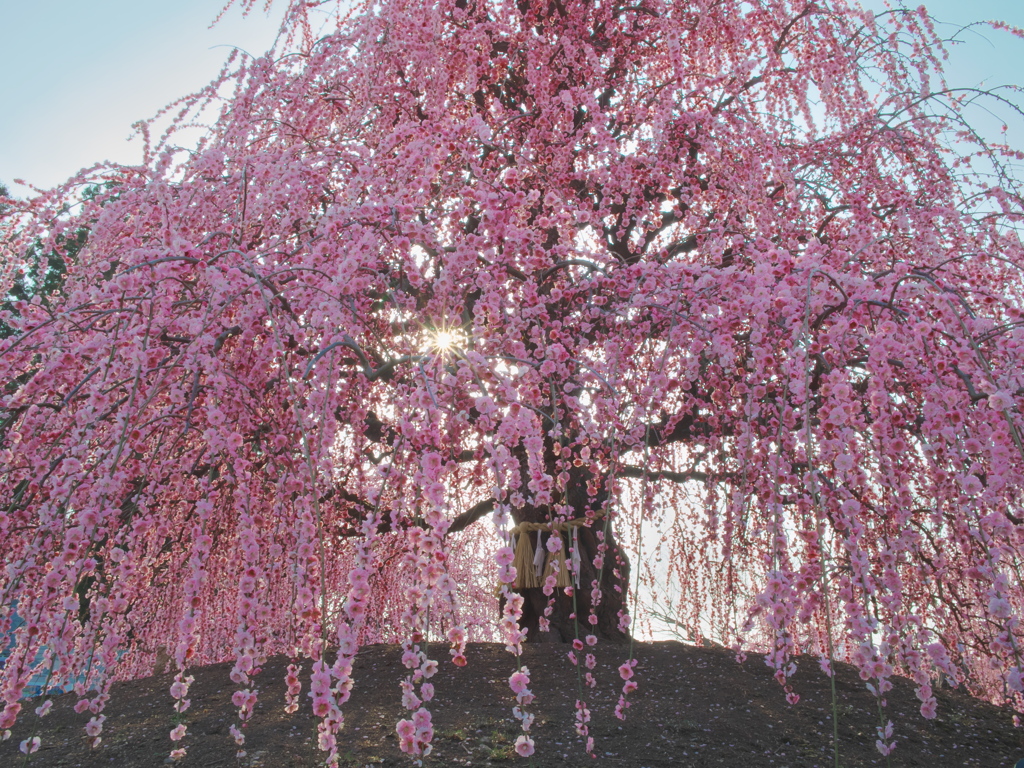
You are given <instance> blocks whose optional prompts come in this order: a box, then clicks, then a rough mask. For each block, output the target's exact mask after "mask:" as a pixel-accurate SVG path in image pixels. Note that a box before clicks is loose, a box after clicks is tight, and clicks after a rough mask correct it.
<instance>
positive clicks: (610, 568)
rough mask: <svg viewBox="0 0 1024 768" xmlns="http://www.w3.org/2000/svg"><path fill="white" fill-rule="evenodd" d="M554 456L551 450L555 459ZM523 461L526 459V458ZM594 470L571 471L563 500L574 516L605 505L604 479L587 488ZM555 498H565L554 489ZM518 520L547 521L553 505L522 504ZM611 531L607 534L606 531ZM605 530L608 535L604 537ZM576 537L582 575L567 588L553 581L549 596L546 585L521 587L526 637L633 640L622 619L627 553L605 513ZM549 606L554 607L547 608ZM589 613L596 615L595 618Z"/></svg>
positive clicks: (567, 541) (566, 544)
mask: <svg viewBox="0 0 1024 768" xmlns="http://www.w3.org/2000/svg"><path fill="white" fill-rule="evenodd" d="M553 458H554V457H553V456H552V459H553ZM524 464H525V462H524ZM592 479H593V475H592V474H591V473H590V472H589V471H588V470H587V469H586V468H575V467H574V468H573V469H572V470H570V472H569V483H568V492H567V493H566V494H565V501H566V502H567V503H568V504H569V506H570V508H571V509H572V510H573V518H574V519H581V518H585V517H586V516H587V511H588V509H589V510H599V509H602V508H603V506H604V502H605V499H606V497H607V492H606V491H605V488H604V483H603V482H602V483H600V490H599V492H598V494H597V496H596V497H588V496H587V493H586V492H585V491H584V490H583V489H585V488H587V487H588V482H589V481H591V480H592ZM555 501H556V503H560V502H561V498H560V496H559V495H557V494H556V499H555ZM513 516H514V518H515V521H516V524H519V523H522V522H531V523H547V522H550V520H551V511H550V508H549V507H534V506H529V505H527V506H524V507H522V508H520V509H516V510H513ZM606 529H607V531H608V533H607V535H606V536H604V531H605V530H606ZM549 536H550V534H549V533H546V532H543V533H542V534H541V535H540V537H539V545H540V546H541V547H544V546H545V545H546V544H547V541H548V538H549ZM602 536H603V537H604V541H603V543H602ZM572 540H573V537H572V534H571V533H569V532H566V533H564V534H562V543H563V554H564V556H565V557H566V558H569V557H570V553H569V549H570V547H571V545H572ZM531 542H532V544H533V546H534V548H535V551H536V547H537V546H538V535H537V534H536V533H534V534H531ZM576 542H577V544H578V546H579V564H580V565H579V576H578V578H576V579H574V584H573V588H572V589H571V590H568V592H569V593H568V594H567V590H566V589H565V588H563V587H555V589H554V591H553V592H552V594H551V595H550V596H548V595H546V594H544V589H543V587H531V588H527V589H517V590H516V591H517V592H519V593H520V594H521V595H522V596H523V598H524V603H523V615H522V618H521V619H520V626H521V627H522V628H523V629H526V630H527V636H526V641H527V642H537V643H552V642H554V643H570V642H572V641H573V640H574V639H575V638H577V637H578V638H580V639H583V638H585V637H586V636H587V635H591V634H593V635H596V636H597V637H598V638H600V639H602V640H611V641H614V642H625V641H628V640H629V637H630V635H629V632H628V629H625V628H624V626H623V625H622V623H621V613H622V612H623V611H624V610H625V609H626V606H627V602H626V600H627V596H628V589H629V559H628V558H627V557H626V553H625V552H624V551H623V550H622V548H621V547H620V546H619V545H618V543H617V542H616V541H615V538H614V536H613V535H612V533H611V528H610V526H607V527H606V523H605V520H604V518H603V517H597V518H596V519H595V520H594V521H593V523H592V524H591V526H586V525H581V526H578V527H577V528H576ZM602 550H603V556H604V558H603V559H604V562H603V567H601V568H598V567H595V565H594V561H595V558H597V557H598V556H599V555H600V554H602ZM598 585H599V586H600V593H599V595H597V605H596V606H595V605H594V596H595V595H594V591H595V590H594V588H595V587H596V586H598ZM549 608H550V610H549ZM591 614H593V617H594V618H595V619H596V624H595V623H592V618H591ZM545 615H546V618H547V620H548V628H547V631H545V632H542V631H541V628H540V627H541V618H542V617H545Z"/></svg>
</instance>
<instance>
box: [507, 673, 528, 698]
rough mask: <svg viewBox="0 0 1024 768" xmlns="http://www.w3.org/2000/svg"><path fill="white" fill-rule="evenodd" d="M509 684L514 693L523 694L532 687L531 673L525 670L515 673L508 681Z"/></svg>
mask: <svg viewBox="0 0 1024 768" xmlns="http://www.w3.org/2000/svg"><path fill="white" fill-rule="evenodd" d="M508 684H509V687H510V688H512V692H513V693H523V692H524V691H526V689H527V688H528V687H529V685H530V676H529V673H528V672H527V671H526V670H525V668H524V669H523V670H522V671H519V672H513V673H512V676H511V677H509V679H508Z"/></svg>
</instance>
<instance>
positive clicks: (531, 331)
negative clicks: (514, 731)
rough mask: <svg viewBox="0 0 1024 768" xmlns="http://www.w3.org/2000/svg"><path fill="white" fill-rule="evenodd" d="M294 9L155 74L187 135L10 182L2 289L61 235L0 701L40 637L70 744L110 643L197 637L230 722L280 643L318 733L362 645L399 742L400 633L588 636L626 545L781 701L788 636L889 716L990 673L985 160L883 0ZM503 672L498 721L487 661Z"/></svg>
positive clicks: (15, 353)
mask: <svg viewBox="0 0 1024 768" xmlns="http://www.w3.org/2000/svg"><path fill="white" fill-rule="evenodd" d="M330 18H331V17H330V16H328V15H326V11H324V9H323V8H320V7H317V4H316V3H295V4H294V5H292V6H291V7H290V8H289V9H288V15H287V20H286V22H285V24H284V27H283V32H282V36H281V38H280V41H279V43H278V48H277V49H276V50H275V51H274V52H272V53H271V54H268V55H266V56H263V57H260V58H256V59H252V60H245V61H235V62H232V63H230V64H229V65H228V66H227V67H226V68H225V70H224V73H223V75H222V76H221V77H220V78H219V79H218V80H217V81H216V82H214V83H213V84H211V86H209V87H208V88H207V89H205V90H204V91H202V92H200V93H198V94H195V95H194V96H192V97H190V98H188V99H185V100H184V101H183V102H181V104H180V106H181V109H182V111H181V112H180V114H179V115H178V117H177V118H176V121H175V123H174V126H179V125H184V124H186V123H188V122H189V121H190V120H193V118H197V119H198V118H209V119H210V122H211V127H210V129H209V132H208V133H207V135H206V137H205V138H204V139H203V140H202V142H201V143H200V145H199V147H198V148H197V149H194V150H190V151H181V150H178V149H176V148H175V147H174V146H173V141H174V135H175V134H174V127H172V130H171V131H170V132H168V133H167V134H165V136H164V138H163V139H161V140H160V141H156V142H154V143H152V144H149V143H147V151H146V159H145V163H144V164H143V165H142V166H140V167H118V168H108V169H105V170H103V171H102V172H100V173H99V175H100V176H101V177H102V181H103V182H104V184H103V185H102V186H100V187H98V189H99V191H98V192H96V193H95V194H92V195H90V196H88V197H86V198H85V199H80V196H76V193H75V190H76V189H77V188H78V186H76V185H80V184H84V183H85V182H86V181H93V182H95V181H96V180H97V179H96V176H97V173H96V172H93V173H92V174H91V175H90V176H88V177H87V176H81V177H79V178H77V179H74V180H72V182H71V183H69V184H68V185H66V186H64V187H63V188H61V189H59V190H56V191H54V192H51V193H48V194H45V195H42V196H40V197H39V198H37V199H35V200H34V201H30V202H28V203H25V202H21V201H11V202H10V205H11V206H12V208H11V210H10V211H8V213H7V215H6V224H5V230H4V237H5V240H4V249H5V250H4V259H3V269H4V270H6V272H5V275H4V277H5V280H6V283H5V285H11V284H12V283H14V281H15V280H16V274H15V273H16V270H17V268H18V265H19V264H21V263H24V259H25V257H24V254H25V253H26V252H27V251H26V249H27V248H28V247H29V244H31V243H33V242H36V241H37V240H38V238H43V240H42V242H44V243H45V244H46V247H47V248H50V249H52V250H54V251H55V252H57V253H58V254H59V253H60V252H61V248H62V245H61V244H62V243H66V242H67V241H68V239H67V237H66V234H67V233H69V232H86V233H87V240H86V242H85V245H84V247H82V248H81V249H80V250H77V251H76V252H75V253H74V254H67V258H66V260H65V264H66V272H65V274H64V276H63V277H64V279H63V282H62V284H61V286H60V290H59V291H58V292H56V293H54V294H53V295H51V296H50V297H49V298H48V299H47V300H46V301H40V300H39V299H38V298H32V299H23V300H19V301H15V302H13V303H11V304H10V305H9V306H8V307H7V308H6V309H5V310H4V312H3V313H2V317H0V321H2V322H3V323H6V324H7V325H9V326H10V327H11V328H12V329H13V332H12V333H11V334H10V335H9V336H8V337H7V338H4V339H2V340H0V382H4V390H3V393H2V398H3V399H2V400H0V409H2V410H0V441H2V442H0V501H2V504H3V506H2V510H0V541H2V542H3V544H2V556H3V563H4V569H3V570H2V571H0V606H2V608H0V610H3V611H9V606H10V605H11V604H12V601H17V606H18V612H19V613H20V614H21V616H22V617H23V618H24V619H25V625H24V626H23V627H22V628H20V629H19V630H18V631H17V633H16V638H15V639H16V642H17V646H16V648H15V650H14V651H13V652H12V655H11V657H10V660H9V662H8V664H7V666H6V668H5V669H4V670H3V672H2V694H3V698H4V701H5V702H6V708H5V709H4V711H3V715H2V719H0V731H2V730H3V729H6V728H9V727H10V725H11V723H12V722H13V721H14V718H15V717H16V716H17V714H18V711H19V709H20V704H19V697H20V694H21V691H22V689H23V687H24V685H25V682H26V680H27V677H28V675H29V673H30V668H31V666H32V664H33V660H34V659H35V658H36V655H37V651H38V650H39V649H41V648H45V649H47V652H46V653H45V655H44V656H43V657H42V662H41V663H42V665H43V668H42V669H43V671H48V672H49V673H50V674H51V675H52V680H53V681H54V682H58V681H64V680H77V681H78V682H77V685H76V689H77V690H78V692H79V694H80V696H81V702H80V705H79V708H80V710H82V711H84V710H85V709H87V708H88V709H90V710H91V711H92V714H93V717H92V719H91V720H90V721H89V724H88V726H87V730H88V732H89V734H90V735H91V736H92V737H93V738H94V740H95V743H97V744H98V743H99V739H100V738H101V736H100V734H101V732H102V728H103V715H102V710H103V705H104V702H105V701H106V699H107V690H108V687H109V685H110V682H111V681H112V680H113V679H115V678H124V677H132V676H138V675H141V674H145V673H147V672H148V671H149V669H150V668H151V666H152V660H153V658H154V655H157V654H166V656H169V657H170V658H171V660H172V662H173V666H174V668H175V669H176V670H177V675H176V677H175V682H174V685H173V686H172V688H171V695H172V696H173V697H174V700H175V707H176V708H177V710H178V711H179V712H184V711H185V710H187V708H188V698H187V697H188V687H189V683H190V682H191V679H192V678H191V676H189V674H188V670H189V668H190V667H191V666H194V665H196V664H200V663H205V662H210V661H214V660H222V659H234V662H235V663H234V667H233V670H232V679H233V680H234V681H235V682H236V683H237V685H238V690H237V692H236V693H235V696H234V703H235V705H236V706H237V707H238V710H239V717H240V720H241V724H242V725H244V722H245V720H246V719H247V718H248V717H249V715H250V714H251V713H252V709H253V706H254V703H255V701H256V691H255V686H254V685H253V676H254V675H256V674H258V671H259V667H260V665H261V664H262V663H263V662H264V660H265V658H266V657H267V656H268V655H269V654H277V653H287V654H290V655H291V656H292V657H293V659H294V660H295V663H294V664H293V666H291V667H290V668H289V674H288V690H289V694H288V701H287V702H286V705H287V707H288V708H289V709H290V711H294V709H295V708H296V707H297V706H298V702H299V699H300V691H301V687H302V684H303V683H302V678H301V674H300V668H301V665H302V662H303V660H306V661H307V663H308V662H310V661H311V662H312V670H313V671H312V675H311V677H310V678H309V686H310V690H309V696H310V697H311V698H312V706H313V709H314V711H315V713H316V714H317V715H318V716H319V717H321V718H322V721H321V725H320V744H321V747H322V748H323V749H324V750H325V751H327V752H328V753H329V756H330V759H334V758H336V755H337V740H336V734H337V731H338V729H339V728H340V727H341V724H342V722H343V715H342V708H343V704H344V702H345V700H346V699H347V698H348V692H349V689H350V688H351V686H352V684H353V681H352V677H351V673H352V667H351V662H352V659H353V656H354V654H355V653H356V650H357V648H358V647H359V646H360V644H362V643H366V642H375V641H393V642H400V643H403V645H404V656H403V660H404V662H405V664H406V666H407V667H408V668H409V676H408V678H407V680H406V681H405V682H404V683H403V686H402V687H403V694H402V695H403V702H404V704H405V706H406V707H407V708H408V709H409V710H410V713H411V714H410V716H409V718H408V719H405V720H402V721H401V722H400V723H399V724H398V733H399V737H400V742H401V745H402V748H403V749H404V750H405V751H407V752H409V753H410V754H412V755H414V756H420V755H422V754H424V753H426V752H428V751H429V748H430V740H431V736H432V732H433V731H432V727H431V719H430V712H429V704H428V702H429V701H430V699H431V695H432V690H433V689H432V687H431V686H430V684H429V682H427V680H428V678H429V677H430V676H431V675H432V674H433V673H434V671H435V670H436V668H437V661H436V660H433V659H431V658H430V653H429V651H433V650H434V649H436V647H437V645H436V644H433V645H430V646H429V649H428V646H427V642H428V641H429V640H431V639H433V640H440V639H442V638H447V640H449V641H450V642H451V644H452V648H451V658H452V660H453V661H454V662H455V663H456V664H464V663H465V662H466V657H465V654H464V649H465V643H466V641H467V639H472V638H479V639H488V638H491V637H501V638H502V639H503V640H504V641H505V642H506V644H507V646H508V648H509V650H510V651H512V652H513V653H515V654H517V655H518V652H519V650H520V648H521V643H522V642H533V641H556V642H573V644H574V646H575V648H576V650H577V652H582V651H583V650H585V649H586V648H587V645H586V644H587V643H590V644H591V645H593V644H594V643H596V642H598V641H599V640H609V641H620V640H624V639H627V638H628V637H629V634H630V620H631V614H630V610H631V608H632V605H633V603H634V602H635V592H636V586H635V582H634V581H633V580H632V579H631V577H630V573H631V566H632V570H633V572H634V573H635V572H636V571H637V570H639V569H638V568H637V560H636V551H635V550H634V559H633V560H634V561H633V562H632V563H631V561H630V558H629V557H628V556H627V554H626V552H625V551H624V549H623V546H622V542H624V541H627V540H628V541H630V542H632V546H634V547H640V546H647V547H648V549H647V551H646V552H645V553H644V555H642V556H641V557H642V558H647V557H648V556H653V555H654V554H655V550H652V549H651V547H655V546H656V547H657V551H658V552H660V553H661V554H662V555H664V566H663V567H662V568H661V570H660V572H659V574H658V579H659V583H662V582H663V583H665V584H668V585H669V586H670V589H671V594H672V595H675V596H676V598H677V600H678V603H677V604H676V608H677V609H678V610H679V616H680V620H681V621H682V622H683V623H684V624H686V625H687V626H691V627H692V628H693V629H694V631H695V632H697V631H700V632H701V633H703V634H705V635H709V636H711V637H713V638H716V639H717V640H718V641H720V642H723V643H726V644H730V645H734V646H735V647H737V649H742V648H748V647H749V648H756V649H758V650H761V651H763V652H767V654H768V656H767V659H768V662H769V664H770V665H771V666H772V667H773V668H774V669H775V670H776V677H777V678H778V679H779V681H780V682H781V683H782V684H783V686H785V688H786V690H787V692H788V695H789V698H790V700H791V701H795V699H796V696H795V694H793V693H792V691H791V689H789V684H788V678H789V677H790V676H791V675H792V674H793V673H794V670H795V662H794V658H795V657H796V656H798V655H801V654H812V655H815V656H817V657H819V658H820V659H821V660H822V664H823V666H824V667H825V668H826V669H828V666H829V663H830V662H831V660H833V659H837V658H839V659H845V660H848V661H851V662H853V663H854V664H856V665H857V666H858V667H859V669H860V670H861V675H862V677H863V678H864V679H865V680H866V681H868V684H869V685H870V686H872V690H874V691H875V692H876V694H877V695H878V697H879V700H880V703H882V701H883V700H884V695H885V692H886V690H888V688H889V687H890V682H889V679H890V678H891V677H892V676H893V675H897V674H899V675H906V676H909V677H911V678H913V680H914V681H915V683H916V684H917V686H918V688H917V690H918V695H919V697H920V699H921V702H922V704H921V709H922V712H923V713H924V714H925V715H926V716H934V713H935V698H934V696H933V695H932V688H931V686H932V683H933V682H934V681H935V680H936V679H938V678H946V679H948V680H950V681H953V682H957V683H964V684H966V685H967V686H968V687H969V688H970V690H972V691H973V692H975V693H977V694H981V695H986V696H990V697H991V696H996V697H1001V696H1004V695H1008V696H1010V697H1011V698H1012V700H1013V701H1015V702H1016V703H1017V704H1018V705H1020V704H1021V696H1020V694H1021V691H1022V689H1024V686H1022V678H1021V674H1022V661H1024V660H1022V658H1021V642H1022V639H1024V638H1022V631H1021V628H1020V625H1019V616H1020V614H1021V610H1022V607H1024V606H1022V602H1024V589H1022V582H1021V572H1020V568H1021V555H1022V549H1024V509H1022V503H1021V485H1022V476H1021V472H1022V469H1024V445H1022V440H1021V427H1020V412H1019V409H1020V406H1021V403H1022V402H1024V400H1022V397H1024V320H1022V315H1021V285H1022V281H1021V269H1022V268H1024V252H1022V248H1021V243H1020V241H1019V239H1018V235H1017V226H1018V224H1019V221H1020V217H1021V213H1022V206H1021V198H1020V197H1019V189H1018V186H1017V182H1016V180H1015V178H1014V176H1013V175H1012V161H1013V160H1015V159H1021V156H1020V155H1019V154H1017V153H1014V152H1012V151H1010V150H1009V149H1008V148H1006V147H999V146H992V145H987V144H985V143H983V142H981V141H980V140H979V139H977V137H976V135H975V134H973V133H972V132H970V131H969V130H968V128H967V127H966V124H965V122H964V119H963V113H962V108H963V104H964V100H965V99H964V95H963V94H961V93H959V92H956V91H954V90H951V89H948V88H947V87H946V86H945V85H944V83H943V81H942V78H941V70H940V68H939V61H938V57H939V56H940V55H941V42H940V41H939V40H938V38H937V37H936V35H935V34H934V33H933V31H932V29H931V27H930V24H929V22H928V19H927V17H925V16H923V15H922V14H920V13H892V14H889V15H887V16H885V17H883V18H881V19H880V20H876V19H875V18H874V17H873V16H872V15H870V14H867V13H865V12H863V11H862V10H860V9H859V8H857V7H856V6H851V5H848V4H847V3H846V2H845V0H817V1H816V2H811V1H810V0H745V1H741V0H714V1H713V2H712V1H711V0H680V1H678V2H667V1H666V0H622V1H620V0H600V1H598V0H586V1H584V0H550V1H548V0H517V1H516V2H511V1H510V0H439V1H438V2H430V3H424V2H418V1H417V0H381V2H379V3H375V4H371V5H368V6H365V7H361V8H359V9H358V10H357V11H355V12H353V13H352V14H350V15H348V16H345V17H343V18H336V19H333V20H331V21H329V23H328V24H327V25H326V26H325V19H330ZM325 28H326V29H329V30H330V31H329V32H328V33H327V34H323V36H318V35H316V34H314V33H313V30H314V29H325ZM319 34H322V33H319ZM967 95H972V94H967ZM997 96H998V94H997ZM147 136H148V134H147ZM147 142H148V138H147ZM492 521H493V522H492ZM645 530H646V531H647V532H648V533H647V534H645V533H644V531H645ZM495 585H500V600H499V601H497V602H496V601H495V594H496V593H495ZM645 589H653V587H652V586H647V587H645ZM9 618H10V617H9V614H4V618H3V621H4V622H8V623H5V624H3V625H0V628H2V627H7V626H9ZM491 633H496V634H491ZM125 649H127V650H128V653H127V654H124V655H122V652H123V651H124V650H125ZM574 658H576V657H574ZM578 661H579V663H580V664H581V665H586V664H588V663H589V665H590V666H591V667H592V666H593V662H592V658H591V659H590V660H587V661H584V658H583V654H582V653H580V658H579V659H578ZM37 671H38V670H37ZM585 674H586V678H585V679H586V685H592V684H594V682H595V681H594V678H593V676H592V674H591V673H590V672H589V671H588V672H587V673H585ZM620 674H621V676H622V678H623V679H624V680H625V685H624V686H623V696H622V697H620V699H619V706H618V708H617V710H616V711H617V714H620V715H622V714H623V711H624V709H625V707H626V706H628V701H627V700H626V698H625V696H626V694H628V693H629V692H630V691H632V690H633V689H634V688H635V687H636V683H635V681H633V680H631V679H630V678H631V677H632V666H631V664H630V663H629V662H628V661H627V662H626V663H625V664H624V665H623V667H622V668H621V669H620ZM620 682H621V681H620ZM510 686H511V689H512V692H513V693H514V694H515V696H516V699H517V707H516V709H515V710H514V712H515V713H516V715H517V717H518V718H519V719H520V720H521V722H522V726H523V730H524V734H523V735H522V736H521V737H520V739H519V741H518V742H517V750H518V751H519V753H520V754H523V755H527V754H529V753H530V752H532V750H533V741H532V739H531V737H530V736H529V730H530V723H531V721H532V716H530V715H529V713H528V708H527V705H528V704H529V703H530V701H531V699H532V694H531V692H530V690H529V672H528V670H527V669H525V668H519V669H517V671H516V672H515V673H514V674H513V675H512V677H511V678H510ZM584 690H585V688H584ZM584 698H585V695H584V694H581V702H580V703H579V704H578V712H579V714H578V728H579V730H580V733H581V734H583V735H584V736H586V728H587V726H586V721H587V719H588V710H587V705H586V703H585V701H583V699H584ZM1004 700H1005V699H1004ZM44 711H45V710H44ZM186 731H187V716H186V721H185V722H184V723H182V724H180V725H178V726H177V727H176V728H175V729H174V731H172V733H171V738H172V739H174V740H175V741H178V742H181V743H182V744H185V743H187V741H186V742H182V739H183V737H185V736H186ZM232 733H233V735H234V736H235V738H236V740H238V741H239V743H242V742H243V741H244V734H243V732H242V731H241V730H240V729H239V728H238V727H232ZM888 734H889V731H887V730H886V729H882V733H881V737H880V740H879V742H878V746H879V749H881V750H882V752H883V753H887V752H888V750H889V749H891V747H892V741H891V740H890V739H889V735H888ZM35 746H36V745H35V744H31V743H26V745H25V747H24V748H25V749H26V750H31V749H33V748H35ZM184 749H185V747H184V746H181V745H179V746H178V749H177V750H176V751H175V752H174V753H173V754H175V755H180V754H183V753H184Z"/></svg>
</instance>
